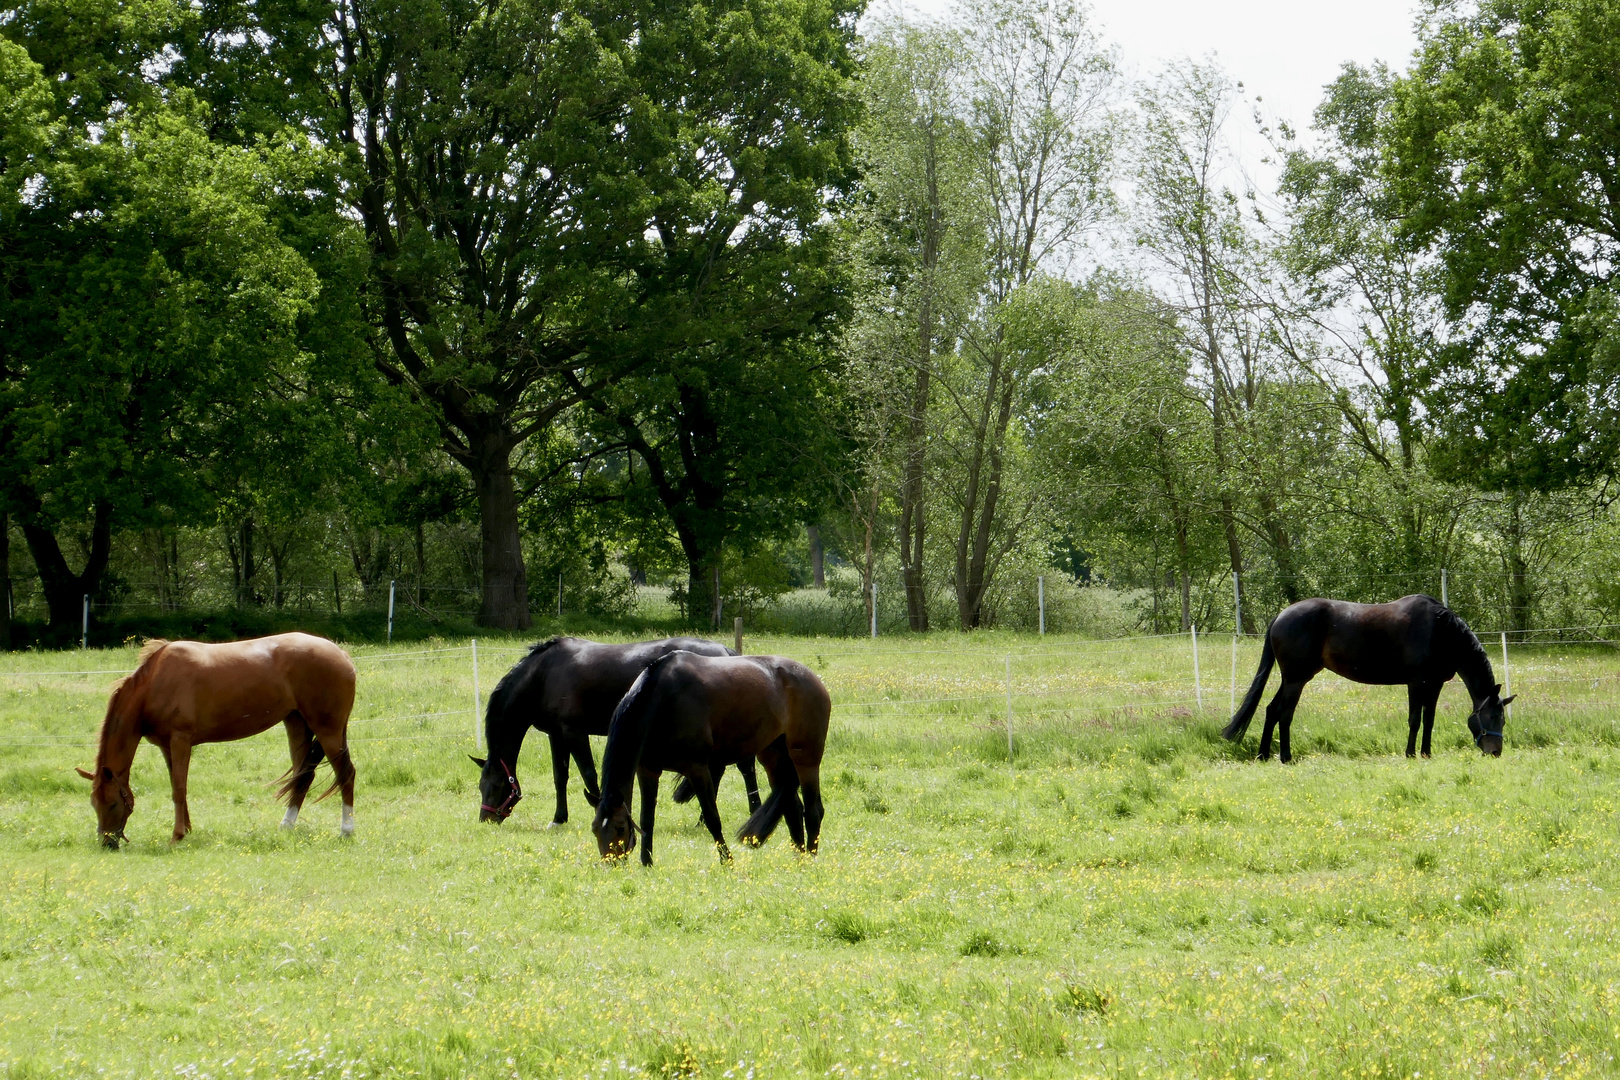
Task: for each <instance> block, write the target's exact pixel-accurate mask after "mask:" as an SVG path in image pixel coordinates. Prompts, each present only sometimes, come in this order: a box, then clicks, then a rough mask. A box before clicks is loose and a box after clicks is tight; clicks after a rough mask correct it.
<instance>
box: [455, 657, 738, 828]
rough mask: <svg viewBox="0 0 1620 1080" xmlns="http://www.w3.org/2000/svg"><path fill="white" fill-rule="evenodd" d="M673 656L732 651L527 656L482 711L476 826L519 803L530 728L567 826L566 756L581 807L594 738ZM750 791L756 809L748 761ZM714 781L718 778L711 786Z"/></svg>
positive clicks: (592, 776)
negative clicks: (537, 734) (649, 672)
mask: <svg viewBox="0 0 1620 1080" xmlns="http://www.w3.org/2000/svg"><path fill="white" fill-rule="evenodd" d="M676 649H684V650H686V651H687V652H694V653H701V654H703V655H706V656H731V655H733V654H732V651H731V650H730V649H728V648H726V647H725V646H724V645H721V644H719V643H718V642H714V641H709V640H707V639H705V638H690V637H679V638H664V639H663V640H662V641H640V642H633V643H631V644H628V645H602V644H599V643H597V642H594V641H585V640H583V639H581V638H570V637H554V638H552V639H551V640H550V641H543V642H541V643H539V644H538V645H535V646H532V647H531V648H530V649H529V655H527V656H525V657H524V658H523V659H522V660H519V661H518V662H517V664H516V665H515V666H514V667H513V668H512V670H511V671H508V672H507V673H506V674H505V676H503V677H502V678H501V681H500V682H499V683H497V684H496V685H495V690H494V692H493V693H491V694H490V695H489V707H488V709H486V710H485V712H484V745H485V746H486V747H488V749H489V757H487V758H480V757H475V758H473V762H474V764H476V765H477V766H478V767H479V769H480V770H482V771H481V773H480V776H479V779H478V793H479V797H480V802H479V808H478V820H480V821H493V822H495V823H497V824H499V823H500V822H502V821H505V820H506V819H507V818H508V817H510V816H511V813H512V808H513V807H515V806H517V804H518V800H519V799H521V798H523V789H522V788H521V787H519V785H518V780H517V763H518V753H519V751H521V750H522V749H523V737H524V736H525V735H527V734H528V732H529V729H530V728H534V729H535V730H536V731H541V732H544V733H545V734H546V735H547V736H549V737H550V739H551V776H552V780H553V781H554V782H555V783H556V786H557V810H556V812H555V813H554V814H552V817H551V822H552V824H554V825H561V824H563V823H564V822H566V821H567V820H568V757H569V755H570V754H572V755H573V758H574V761H575V762H576V763H577V764H578V765H579V775H580V779H582V780H583V781H584V782H585V801H586V802H588V803H590V804H591V805H592V806H595V805H596V801H597V798H598V793H597V788H596V763H595V762H594V761H592V760H591V740H590V736H592V735H606V734H607V732H608V722H609V721H610V720H612V719H613V710H614V708H615V707H616V706H617V705H618V704H619V699H620V698H622V697H624V692H625V691H626V690H628V689H630V684H631V683H633V682H635V680H636V676H637V675H640V674H641V672H642V670H643V669H645V668H646V666H647V665H648V664H650V663H652V662H653V661H654V660H656V659H658V658H659V657H660V656H664V655H666V654H667V653H671V652H674V651H675V650H676ZM737 771H738V772H740V773H742V775H743V781H744V782H745V784H746V785H747V788H748V803H749V806H750V807H758V806H759V781H758V780H757V779H756V778H755V776H754V762H753V759H752V758H749V759H748V760H746V761H739V762H738V763H737ZM719 779H720V778H719V777H718V776H716V777H715V781H716V783H718V782H719Z"/></svg>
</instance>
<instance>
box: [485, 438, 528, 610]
mask: <svg viewBox="0 0 1620 1080" xmlns="http://www.w3.org/2000/svg"><path fill="white" fill-rule="evenodd" d="M475 450H476V452H477V456H476V459H475V460H474V461H473V462H472V463H471V471H472V476H473V487H474V489H475V490H476V492H477V495H478V517H479V526H480V530H481V533H482V540H483V550H482V554H483V562H484V596H483V602H482V604H480V605H479V608H478V625H480V626H488V627H493V628H494V629H497V630H527V629H528V628H529V625H530V620H529V575H528V571H527V569H526V568H525V567H524V565H523V543H522V537H521V533H520V531H519V528H518V497H517V486H516V485H515V484H514V483H513V482H512V446H511V443H510V442H509V440H507V439H506V438H504V437H502V436H500V435H491V436H486V437H485V438H484V439H483V440H482V441H481V443H480V445H478V446H477V447H475Z"/></svg>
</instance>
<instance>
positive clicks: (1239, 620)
mask: <svg viewBox="0 0 1620 1080" xmlns="http://www.w3.org/2000/svg"><path fill="white" fill-rule="evenodd" d="M1232 618H1233V620H1234V623H1235V625H1236V626H1237V635H1238V636H1239V637H1242V636H1243V589H1242V587H1241V586H1240V585H1239V584H1238V572H1237V571H1236V570H1234V571H1232ZM1232 647H1233V648H1234V649H1235V648H1237V645H1236V643H1234V644H1233V646H1232ZM1234 655H1236V654H1234Z"/></svg>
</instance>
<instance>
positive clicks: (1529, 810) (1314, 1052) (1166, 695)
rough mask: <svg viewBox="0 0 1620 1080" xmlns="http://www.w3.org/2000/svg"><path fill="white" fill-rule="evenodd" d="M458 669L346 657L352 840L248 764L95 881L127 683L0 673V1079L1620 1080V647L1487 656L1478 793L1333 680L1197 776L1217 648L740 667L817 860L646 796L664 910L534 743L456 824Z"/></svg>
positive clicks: (157, 764) (933, 653) (802, 644)
mask: <svg viewBox="0 0 1620 1080" xmlns="http://www.w3.org/2000/svg"><path fill="white" fill-rule="evenodd" d="M464 644H465V643H464V642H462V641H451V642H433V643H429V645H428V646H423V645H421V644H415V645H412V646H409V647H405V648H401V649H396V650H388V649H384V648H376V647H356V648H355V649H354V650H353V651H354V653H355V655H356V658H357V662H358V664H359V668H360V672H361V681H360V700H359V703H358V705H357V708H356V712H355V718H356V721H357V722H356V723H355V724H354V725H353V727H352V728H351V733H352V737H353V739H354V740H355V742H354V755H355V758H356V761H357V764H358V768H359V770H360V772H359V777H360V779H359V793H358V796H357V800H356V801H357V817H358V822H359V831H358V833H357V834H356V836H355V837H354V838H352V840H349V841H345V840H343V839H341V838H340V837H339V836H338V835H337V829H336V825H337V807H336V806H335V800H332V801H329V802H326V803H322V804H319V805H313V806H309V807H306V811H305V816H304V818H303V820H302V821H301V822H300V823H299V826H298V827H297V829H296V830H293V831H291V832H283V831H281V830H280V829H279V828H277V825H278V823H279V821H280V817H281V811H280V808H279V807H278V806H277V805H276V804H275V803H274V801H273V799H272V796H271V788H270V781H271V780H272V779H273V778H274V777H276V776H277V775H279V774H280V773H281V772H282V771H283V770H284V769H285V767H286V747H285V740H284V739H283V738H281V737H280V735H279V733H278V732H276V731H271V732H267V733H265V734H264V735H262V736H259V737H257V738H254V739H252V740H248V741H245V742H241V743H234V744H224V745H216V746H205V747H202V748H199V750H198V751H197V752H196V753H195V755H194V757H193V768H192V780H191V809H192V817H193V820H194V823H195V825H196V831H195V832H194V833H193V834H192V835H191V836H190V837H189V838H188V839H187V840H186V841H184V842H183V843H182V844H180V845H178V846H176V847H173V848H171V847H170V845H169V844H168V842H167V838H168V834H169V828H170V825H171V821H172V819H171V817H170V806H169V800H168V798H167V778H166V776H165V775H164V773H163V767H162V759H161V757H160V756H159V755H158V754H157V753H156V752H154V751H153V750H151V748H144V749H143V751H142V753H141V755H140V756H139V757H138V759H137V762H136V767H135V772H134V787H135V790H136V792H137V795H138V797H139V805H138V807H137V809H136V813H135V816H134V817H133V818H132V820H131V822H130V826H129V835H130V837H131V841H132V842H131V843H130V844H129V845H128V846H127V847H126V848H125V849H124V850H123V851H121V852H118V853H116V854H111V853H106V852H103V851H101V850H99V849H98V848H97V847H96V846H95V843H94V817H93V814H92V813H91V810H90V807H89V802H88V799H87V797H86V794H87V792H86V787H87V785H85V784H84V782H83V781H81V780H79V779H78V777H77V776H75V775H74V774H73V773H72V767H73V766H74V765H88V764H89V763H90V760H91V755H92V752H93V751H92V750H91V748H90V747H89V746H88V745H87V742H88V740H89V739H90V738H92V737H93V735H94V732H95V731H96V728H97V726H98V724H99V722H100V717H101V713H102V711H103V709H104V707H105V700H106V693H107V689H108V687H109V686H110V684H111V682H112V681H113V679H114V678H116V675H115V674H97V675H88V676H77V675H52V674H46V673H48V672H57V671H69V670H82V669H97V670H103V671H110V672H116V671H119V670H125V669H127V668H128V667H129V666H130V665H131V664H132V663H133V659H134V650H133V649H122V650H118V649H113V650H105V651H91V652H88V653H66V654H64V653H56V654H45V653H30V654H21V655H10V656H4V657H0V1077H5V1078H8V1080H18V1078H22V1077H47V1076H48V1077H78V1076H85V1077H89V1076H105V1077H152V1076H177V1077H193V1078H202V1077H236V1076H253V1077H333V1078H338V1077H351V1078H360V1077H430V1078H452V1077H454V1078H461V1077H478V1078H483V1077H511V1076H516V1077H531V1076H546V1077H549V1076H568V1077H584V1076H593V1077H600V1076H621V1075H637V1076H662V1077H691V1076H717V1077H734V1078H743V1077H748V1076H753V1077H757V1078H764V1077H771V1076H794V1075H803V1076H837V1077H846V1078H848V1077H857V1076H859V1077H887V1076H897V1077H898V1076H906V1077H909V1076H920V1077H933V1076H939V1077H955V1076H961V1077H1003V1076H1019V1077H1022V1076H1031V1077H1047V1076H1051V1077H1070V1076H1116V1075H1131V1076H1138V1075H1145V1076H1183V1077H1222V1076H1232V1077H1261V1076H1313V1077H1314V1076H1347V1077H1391V1078H1393V1077H1413V1076H1423V1077H1435V1076H1449V1075H1459V1074H1463V1073H1468V1074H1471V1075H1477V1076H1485V1077H1518V1076H1525V1075H1531V1074H1534V1075H1549V1076H1572V1077H1573V1076H1586V1075H1599V1076H1602V1075H1616V1074H1617V1073H1620V1066H1617V1064H1616V1062H1615V1059H1614V1053H1615V1047H1616V1046H1617V1045H1620V948H1617V940H1616V931H1617V911H1616V905H1615V899H1614V898H1615V894H1616V889H1617V888H1620V881H1617V877H1620V873H1617V869H1616V866H1617V863H1616V856H1617V854H1620V852H1617V841H1620V832H1617V826H1620V820H1617V815H1616V786H1617V780H1620V747H1617V745H1616V744H1617V741H1620V740H1617V735H1620V731H1617V726H1616V723H1615V720H1616V716H1617V711H1616V708H1615V704H1616V702H1615V698H1616V676H1617V675H1620V665H1617V664H1616V657H1615V654H1614V652H1613V650H1611V649H1607V648H1604V647H1595V646H1594V647H1586V646H1548V647H1540V646H1538V647H1535V648H1524V649H1520V650H1515V653H1514V657H1513V663H1514V671H1513V689H1514V690H1515V691H1518V692H1520V693H1521V694H1522V695H1523V696H1522V697H1521V699H1520V701H1519V703H1517V704H1515V706H1514V714H1513V717H1512V719H1511V721H1510V722H1509V725H1508V746H1507V750H1506V752H1505V754H1504V756H1503V757H1502V758H1501V759H1499V760H1489V759H1485V758H1482V757H1481V756H1480V755H1479V754H1478V752H1477V751H1476V750H1474V748H1473V746H1472V744H1471V742H1470V741H1469V738H1468V736H1467V733H1466V730H1465V729H1464V726H1463V717H1464V716H1465V714H1466V711H1467V706H1466V701H1465V695H1464V693H1463V692H1462V691H1461V689H1460V688H1459V687H1458V686H1457V685H1456V684H1453V685H1452V686H1449V687H1448V688H1447V689H1446V691H1445V693H1444V694H1443V695H1442V697H1441V707H1440V718H1439V722H1438V724H1437V726H1436V733H1435V757H1434V759H1433V760H1431V761H1421V760H1419V761H1408V760H1407V759H1406V758H1405V757H1404V756H1403V755H1402V750H1403V748H1404V746H1405V738H1406V731H1405V722H1404V720H1405V692H1404V690H1403V689H1401V688H1372V687H1358V686H1353V685H1351V684H1348V683H1345V682H1343V681H1342V680H1338V679H1335V678H1333V677H1331V676H1323V677H1322V678H1320V679H1319V680H1318V681H1317V682H1315V683H1313V684H1312V685H1311V686H1310V687H1309V688H1308V689H1307V690H1306V693H1305V696H1304V700H1303V703H1302V705H1301V708H1300V711H1299V714H1298V717H1297V718H1296V721H1295V727H1294V746H1295V753H1296V755H1297V760H1296V762H1295V764H1293V765H1292V766H1289V767H1283V766H1280V765H1278V764H1276V763H1275V762H1272V763H1269V764H1257V763H1255V762H1253V761H1250V760H1247V757H1248V755H1250V754H1252V753H1253V749H1254V746H1255V742H1256V739H1257V736H1258V732H1259V723H1258V721H1257V723H1256V725H1255V727H1254V728H1253V729H1251V732H1250V735H1249V737H1248V739H1247V740H1246V742H1245V743H1244V745H1243V746H1242V747H1241V748H1234V747H1232V746H1231V745H1230V744H1228V743H1226V742H1225V741H1224V740H1222V739H1220V738H1219V737H1218V735H1217V729H1218V726H1219V723H1220V722H1221V721H1222V720H1223V719H1224V714H1225V711H1226V707H1227V702H1228V699H1229V694H1230V689H1229V685H1228V683H1229V679H1230V670H1231V653H1230V648H1229V642H1228V641H1227V640H1219V641H1217V642H1214V643H1206V645H1205V647H1204V649H1203V650H1202V652H1201V654H1200V660H1201V668H1202V676H1203V683H1204V702H1203V705H1204V707H1203V710H1202V711H1200V709H1199V705H1198V701H1197V694H1196V692H1195V688H1194V686H1193V683H1192V668H1191V660H1192V657H1191V651H1190V649H1189V648H1188V643H1187V641H1186V640H1185V639H1174V638H1172V639H1143V640H1139V641H1134V642H1129V643H1119V642H1104V643H1088V642H1082V641H1078V640H1073V639H1050V638H1049V639H1047V640H1046V641H1045V642H1041V641H1039V640H1038V639H1036V638H1034V637H1031V636H1016V635H997V634H983V635H975V636H973V637H954V636H947V635H938V636H931V637H925V638H892V639H880V640H879V641H878V642H877V643H876V644H870V643H864V642H858V641H849V640H838V639H826V640H816V639H804V638H799V639H760V640H751V641H750V642H749V647H750V649H751V650H752V651H774V652H781V653H784V654H787V655H792V656H795V657H797V658H798V659H801V660H803V661H804V662H805V663H807V664H809V665H810V666H811V667H812V668H814V669H815V670H816V671H818V672H819V673H820V674H821V675H822V677H823V678H824V679H825V680H826V681H827V684H828V686H829V688H830V689H831V690H832V693H833V698H834V702H835V710H834V729H833V736H832V739H831V742H830V745H829V748H828V755H827V761H826V763H825V766H824V773H823V775H824V780H825V783H826V802H827V808H828V817H827V821H826V826H825V830H824V833H823V848H822V852H821V854H820V855H819V856H817V857H816V858H814V859H810V858H805V857H801V856H798V855H796V854H794V852H793V851H792V850H791V848H790V847H789V846H788V845H787V844H786V842H785V841H786V837H785V835H778V836H777V837H775V838H773V839H772V841H771V842H770V843H769V844H768V845H766V846H765V847H764V848H761V849H759V850H741V849H739V850H738V851H737V858H736V861H735V863H734V864H733V865H731V866H729V867H724V866H721V865H720V864H719V863H718V861H717V860H716V859H715V856H714V852H713V850H712V847H711V845H710V843H709V840H708V836H707V833H706V832H705V831H704V830H703V829H702V828H701V826H700V825H699V823H698V820H697V813H696V809H695V807H692V806H679V807H678V806H675V805H673V804H671V803H669V802H668V800H667V799H666V800H665V801H664V803H663V804H662V806H661V808H660V809H661V816H660V821H659V831H658V837H657V841H656V857H657V864H656V865H655V866H654V867H653V868H651V869H650V870H649V869H643V868H641V867H640V866H639V865H633V864H632V865H621V866H605V865H603V864H601V863H600V862H599V861H598V859H597V858H596V849H595V844H594V841H593V840H592V838H591V836H590V832H589V829H588V827H587V825H588V816H589V810H588V808H587V807H586V806H585V804H584V802H583V799H582V798H581V797H580V794H579V787H578V782H577V779H576V781H575V784H574V787H573V789H572V792H571V796H572V797H571V808H572V811H573V818H572V821H571V822H570V823H569V824H568V825H567V826H564V827H562V828H558V829H547V828H546V827H545V825H546V823H547V821H549V819H550V809H551V798H552V797H551V790H550V787H551V785H550V782H549V774H548V770H547V769H546V765H547V763H548V758H547V756H546V754H545V751H544V748H543V746H541V745H539V744H538V743H537V742H535V741H531V742H530V743H529V744H528V746H527V747H526V749H525V754H524V757H523V761H522V764H521V767H520V772H521V775H522V777H523V779H524V780H525V782H526V788H527V792H528V798H527V799H526V800H525V802H524V803H523V804H522V805H521V806H520V807H519V808H518V810H517V812H516V813H515V814H514V815H513V817H512V818H511V819H510V820H509V821H508V822H507V823H506V824H505V825H504V826H502V827H499V828H495V827H488V826H479V825H478V824H477V822H476V821H475V820H474V819H475V817H476V808H477V802H478V797H477V787H476V783H475V780H476V772H475V769H474V767H473V766H472V764H471V763H470V762H468V761H467V760H466V756H465V755H466V753H467V752H469V751H474V750H476V744H475V742H474V739H473V734H474V724H473V715H472V695H473V688H472V677H471V676H472V672H471V663H470V659H471V658H470V655H469V654H468V653H467V652H466V651H449V650H453V649H456V648H458V647H461V646H463V645H464ZM434 646H437V647H441V648H443V649H444V650H446V651H442V652H438V653H429V654H426V655H423V654H421V650H422V649H423V648H425V647H434ZM518 646H519V643H517V642H514V641H491V640H489V639H481V640H480V643H479V659H480V676H481V678H480V683H481V689H482V690H483V691H484V692H485V693H486V694H487V692H488V690H489V689H490V687H491V686H492V685H493V683H494V681H495V677H496V676H497V675H498V674H499V673H500V672H501V671H503V670H504V669H505V668H506V667H507V666H509V665H510V664H511V663H512V662H513V661H514V660H515V659H516V658H517V656H518V655H520V652H519V648H518ZM1257 652H1258V650H1257V648H1256V647H1255V645H1254V643H1253V642H1246V643H1244V644H1243V645H1242V646H1241V647H1240V649H1239V656H1238V665H1237V666H1238V673H1239V674H1238V679H1239V684H1240V685H1239V691H1240V692H1241V689H1242V685H1244V684H1246V683H1247V680H1248V678H1249V676H1250V675H1252V673H1253V665H1254V663H1255V659H1256V656H1257ZM1009 658H1010V661H1011V665H1010V666H1011V690H1012V711H1013V741H1012V753H1011V755H1010V756H1009V752H1008V741H1007V728H1006V714H1007V707H1008V701H1007V696H1008V689H1009V683H1008V661H1009ZM1273 685H1275V684H1273ZM598 754H600V742H598ZM320 787H324V781H323V782H322V783H321V784H320ZM317 790H319V788H318V789H317ZM665 790H666V792H667V791H668V790H669V788H668V787H667V786H666V788H665ZM721 796H722V800H721V811H722V815H723V816H724V818H725V820H726V823H727V827H728V829H732V830H734V829H735V828H736V827H737V826H738V825H740V824H741V823H742V820H743V818H744V816H745V807H744V803H743V796H742V792H741V789H740V786H739V785H738V784H737V782H736V779H735V777H728V778H727V779H726V780H725V781H724V782H723V784H722V790H721Z"/></svg>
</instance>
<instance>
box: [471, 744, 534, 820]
mask: <svg viewBox="0 0 1620 1080" xmlns="http://www.w3.org/2000/svg"><path fill="white" fill-rule="evenodd" d="M495 760H496V761H497V762H499V763H500V766H501V771H502V772H504V773H505V774H506V783H507V791H506V798H505V799H503V800H502V801H501V805H499V806H490V805H489V804H488V803H482V804H480V805H479V807H478V808H479V809H480V810H487V811H489V812H490V813H491V814H495V815H496V816H498V817H499V818H500V819H501V820H502V821H505V820H506V819H507V818H509V817H511V816H512V808H513V807H515V806H516V805H517V804H518V803H520V802H522V801H523V789H522V788H521V787H519V786H518V780H517V775H516V774H515V773H513V772H512V768H511V766H509V765H508V764H507V763H506V762H505V761H502V760H501V759H500V758H496V759H495Z"/></svg>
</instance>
